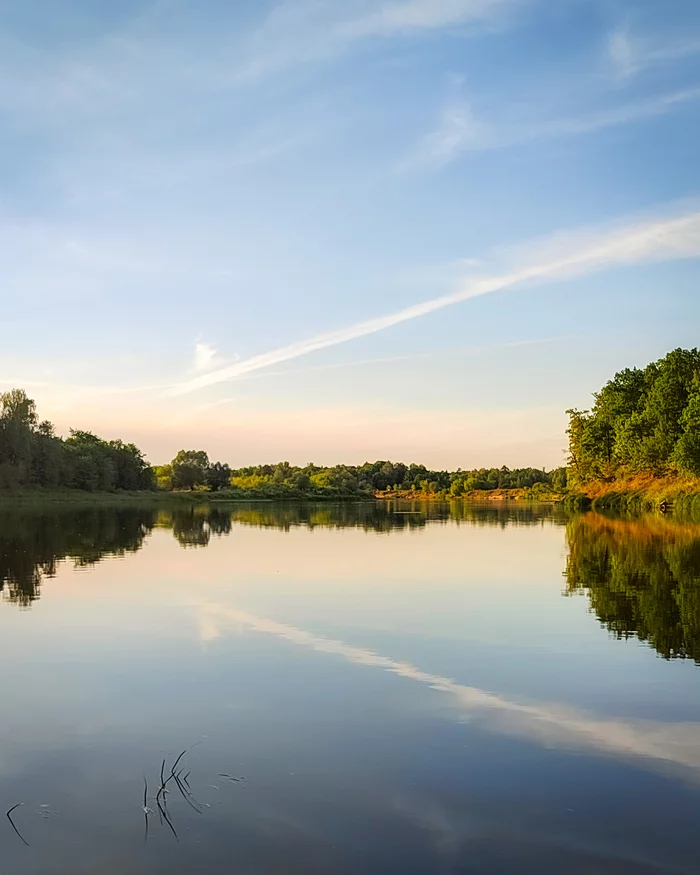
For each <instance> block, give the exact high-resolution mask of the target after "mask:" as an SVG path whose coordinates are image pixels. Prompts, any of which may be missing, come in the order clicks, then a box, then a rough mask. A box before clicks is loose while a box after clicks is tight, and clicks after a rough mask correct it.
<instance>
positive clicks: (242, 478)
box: [154, 450, 566, 497]
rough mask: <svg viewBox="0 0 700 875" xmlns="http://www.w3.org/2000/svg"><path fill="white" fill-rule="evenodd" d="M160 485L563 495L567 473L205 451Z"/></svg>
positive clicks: (165, 475) (245, 490)
mask: <svg viewBox="0 0 700 875" xmlns="http://www.w3.org/2000/svg"><path fill="white" fill-rule="evenodd" d="M154 470H155V476H156V483H157V485H158V488H159V489H164V490H181V489H189V490H209V491H213V492H216V491H219V490H227V491H233V492H235V493H238V494H240V495H242V496H245V495H265V496H267V497H284V496H288V497H294V496H307V495H308V496H327V495H330V496H353V495H356V496H367V495H374V494H376V493H377V492H381V493H391V492H396V493H398V492H404V493H405V492H410V493H413V494H420V495H439V494H444V495H447V494H449V495H453V496H460V495H465V494H468V493H471V492H473V491H475V490H493V489H519V488H523V487H530V488H532V487H537V486H539V487H540V488H542V489H545V490H551V489H555V490H559V491H562V490H563V489H564V488H565V486H566V469H564V468H560V469H556V470H555V471H551V472H547V471H544V470H542V469H540V468H516V469H514V470H511V469H510V468H506V467H505V466H504V467H502V468H478V469H473V470H468V471H462V470H459V471H452V472H450V471H433V470H430V469H428V468H426V467H425V465H416V464H411V465H406V464H404V463H403V462H388V461H378V462H365V463H364V464H363V465H333V466H331V467H322V466H319V465H314V464H312V463H309V464H308V465H305V466H303V467H300V466H296V465H290V463H289V462H278V463H277V464H274V465H254V466H250V467H245V468H230V467H229V466H228V465H227V464H225V463H221V462H214V463H211V462H210V461H209V458H208V456H207V454H206V453H205V452H204V450H180V452H179V453H178V454H177V455H176V456H175V458H174V459H173V461H172V462H171V463H170V464H168V465H159V466H156V467H155V469H154Z"/></svg>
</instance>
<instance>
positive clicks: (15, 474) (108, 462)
mask: <svg viewBox="0 0 700 875" xmlns="http://www.w3.org/2000/svg"><path fill="white" fill-rule="evenodd" d="M31 486H41V487H47V488H68V489H83V490H86V491H88V492H98V491H99V492H112V491H114V490H117V489H122V490H143V489H153V488H154V486H155V478H154V475H153V470H152V469H151V467H150V466H149V464H148V463H147V462H146V460H145V459H144V456H143V453H142V452H141V450H139V448H138V447H136V446H135V445H134V444H127V443H124V442H123V441H121V440H113V441H105V440H102V439H101V438H99V437H97V436H96V435H94V434H92V433H91V432H89V431H77V430H74V429H71V431H70V436H69V437H67V438H65V439H64V438H60V437H58V436H57V435H56V433H55V430H54V427H53V425H52V424H51V423H50V422H48V421H46V420H44V421H42V422H40V421H39V419H38V417H37V413H36V405H35V403H34V401H32V399H31V398H28V397H27V394H26V392H24V391H23V390H22V389H13V390H11V391H10V392H5V393H3V394H2V395H0V489H17V488H21V487H31Z"/></svg>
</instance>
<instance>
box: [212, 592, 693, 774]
mask: <svg viewBox="0 0 700 875" xmlns="http://www.w3.org/2000/svg"><path fill="white" fill-rule="evenodd" d="M199 610H200V616H199V619H200V629H201V630H202V631H203V632H204V634H205V637H206V640H213V639H214V638H216V637H218V632H217V630H218V629H220V627H221V625H222V624H223V623H232V624H236V625H240V626H243V627H245V628H247V629H252V630H253V631H255V632H263V633H267V634H269V635H275V636H276V637H278V638H283V639H284V640H285V641H290V642H291V643H293V644H298V645H301V646H303V647H307V648H310V649H311V650H315V651H317V652H320V653H329V654H332V655H334V656H341V657H343V658H344V659H346V660H348V661H349V662H352V663H356V664H357V665H367V666H373V667H375V668H381V669H384V670H385V671H388V672H391V673H392V674H396V675H399V677H403V678H409V679H410V680H414V681H418V682H419V683H423V684H426V685H427V686H429V687H431V688H432V689H434V690H438V691H439V692H441V693H447V694H448V695H449V696H450V697H452V699H453V704H454V705H455V706H456V707H457V708H459V709H460V711H461V717H462V718H463V719H473V718H476V717H481V718H485V719H487V720H488V724H489V728H490V729H493V730H495V731H497V732H502V733H504V734H508V735H523V736H526V737H528V738H531V739H535V740H537V741H539V742H541V743H542V744H544V745H552V746H557V747H565V748H573V749H579V748H593V749H595V750H597V751H606V752H610V753H617V754H624V755H633V756H638V757H643V758H645V759H647V760H652V761H654V764H655V766H656V767H658V766H659V765H661V764H663V763H667V764H669V765H676V766H684V767H686V768H688V769H692V770H694V772H696V774H694V775H693V777H695V778H700V724H698V723H661V722H657V721H651V720H635V721H625V720H615V719H607V720H606V719H600V718H596V717H594V716H592V715H588V714H586V713H585V712H583V711H579V710H577V709H575V708H569V707H565V706H561V705H555V704H532V705H530V704H521V703H519V702H514V701H511V700H509V699H505V698H503V697H501V696H498V695H496V694H495V693H489V692H487V691H485V690H480V689H478V688H477V687H469V686H466V685H465V684H459V683H457V682H456V681H454V680H452V679H450V678H446V677H442V676H441V675H436V674H429V673H428V672H424V671H421V670H420V669H419V668H416V666H414V665H411V664H410V663H408V662H397V661H396V660H394V659H390V658H389V657H386V656H380V655H379V654H377V653H374V651H372V650H366V649H365V648H362V647H353V646H352V645H350V644H345V643H344V642H342V641H335V640H333V639H330V638H322V637H319V636H317V635H312V634H310V633H308V632H304V631H303V630H302V629H298V628H296V627H295V626H287V625H284V624H283V623H277V622H275V621H274V620H268V619H265V618H264V617H258V616H256V615H254V614H249V613H246V612H244V611H237V610H235V609H233V608H228V607H226V606H225V605H218V604H211V603H206V604H202V605H200V606H199Z"/></svg>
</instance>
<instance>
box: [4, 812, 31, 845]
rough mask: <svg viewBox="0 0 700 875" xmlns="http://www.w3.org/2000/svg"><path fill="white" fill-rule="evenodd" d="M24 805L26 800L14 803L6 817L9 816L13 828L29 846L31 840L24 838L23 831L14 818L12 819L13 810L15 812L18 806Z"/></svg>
mask: <svg viewBox="0 0 700 875" xmlns="http://www.w3.org/2000/svg"><path fill="white" fill-rule="evenodd" d="M22 805H24V802H18V803H17V804H16V805H13V806H12V808H10V810H9V811H8V812H7V813H6V817H7V819H8V820H9V821H10V826H11V827H12V829H13V830H14V831H15V832H16V833H17V835H18V836H19V837H20V838H21V839H22V841H23V842H24V844H25V845H26V846H27V847H29V842H28V841H27V840H26V839H25V838H24V836H23V835H22V833H21V832H20V831H19V830H18V829H17V827H16V826H15V822H14V820H13V819H12V812H13V811H14V810H15V809H16V808H19V807H20V806H22Z"/></svg>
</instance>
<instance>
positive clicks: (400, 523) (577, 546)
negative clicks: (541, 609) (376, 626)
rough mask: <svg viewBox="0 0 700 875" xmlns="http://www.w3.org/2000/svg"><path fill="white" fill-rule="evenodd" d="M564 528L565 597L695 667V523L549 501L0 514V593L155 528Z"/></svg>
mask: <svg viewBox="0 0 700 875" xmlns="http://www.w3.org/2000/svg"><path fill="white" fill-rule="evenodd" d="M446 522H452V523H458V524H459V523H463V524H467V525H470V526H489V527H500V528H504V527H506V526H540V525H545V524H548V525H552V524H554V525H564V524H565V525H566V535H567V541H568V558H567V564H566V571H565V575H566V581H567V593H569V594H575V593H585V594H587V595H588V597H589V598H590V603H591V607H592V610H593V611H594V612H595V614H596V616H597V617H598V619H599V620H600V621H601V623H603V624H604V625H605V626H606V627H607V628H608V629H609V630H610V631H611V632H612V633H613V634H614V635H616V636H617V637H618V638H628V637H630V636H637V637H638V638H640V639H641V640H643V641H647V642H648V643H649V644H650V645H651V646H653V647H654V648H655V649H656V650H657V651H658V652H659V653H660V654H661V655H662V656H664V657H665V658H667V659H670V658H675V657H681V658H690V659H693V660H694V661H695V662H696V663H698V664H700V525H698V524H695V523H692V522H686V521H683V520H673V519H669V518H664V517H660V516H650V517H644V518H641V519H613V518H610V517H605V516H601V515H600V514H596V513H587V514H573V515H572V514H567V512H566V511H565V510H564V509H563V508H561V507H557V506H554V507H552V506H546V505H513V504H510V505H508V504H502V503H492V504H490V505H470V504H466V503H463V502H452V503H440V502H419V501H416V502H376V503H373V502H363V503H344V504H320V505H319V504H311V503H296V504H295V503H286V504H272V503H270V504H249V505H236V506H228V507H227V506H224V505H222V506H209V505H194V506H193V505H180V506H173V507H167V508H163V507H150V508H149V507H94V508H91V509H85V508H81V509H79V510H76V509H70V508H64V509H62V510H55V509H52V510H51V511H50V512H49V511H45V512H37V511H35V510H30V509H24V510H16V509H15V510H12V511H10V510H7V509H6V510H5V511H4V512H3V513H2V514H0V592H2V593H3V596H4V598H5V599H7V600H8V601H10V602H13V603H15V604H17V605H19V606H20V607H23V608H26V607H29V606H30V605H31V603H32V602H33V601H34V600H35V599H37V598H39V595H40V589H41V583H42V580H43V578H45V577H52V576H54V575H55V573H56V569H57V565H58V563H59V562H61V561H62V560H70V561H72V562H73V563H74V564H75V565H76V566H89V565H93V564H95V563H97V562H99V561H100V559H102V558H103V557H105V556H120V555H124V554H126V553H134V552H136V551H138V550H139V549H140V548H141V547H142V546H143V544H144V541H145V539H146V538H147V537H148V535H149V533H150V532H151V531H152V530H153V529H154V528H159V529H167V530H169V531H171V532H172V534H173V536H174V538H175V539H176V540H177V541H178V543H179V544H180V545H181V546H182V547H184V548H199V547H206V546H207V545H208V544H209V543H210V540H211V539H212V538H216V537H221V536H224V535H228V534H229V533H230V531H231V528H232V526H233V525H243V526H253V527H258V528H274V529H277V530H279V531H283V532H289V531H290V530H292V529H293V528H294V527H306V528H309V529H313V528H317V527H322V528H331V529H343V528H359V529H361V530H364V531H369V532H377V533H385V532H392V531H399V530H406V529H420V528H423V527H425V526H426V525H428V524H431V525H434V524H440V523H446Z"/></svg>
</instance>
